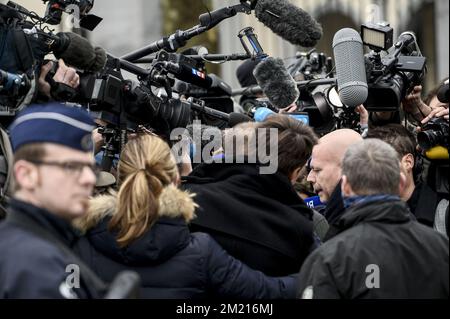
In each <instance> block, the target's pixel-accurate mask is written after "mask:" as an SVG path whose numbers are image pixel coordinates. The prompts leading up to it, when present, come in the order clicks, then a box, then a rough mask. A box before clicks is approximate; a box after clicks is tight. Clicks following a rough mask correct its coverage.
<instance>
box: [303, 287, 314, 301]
mask: <svg viewBox="0 0 450 319" xmlns="http://www.w3.org/2000/svg"><path fill="white" fill-rule="evenodd" d="M313 298H314V289H313V286H308V287H306V288H305V290H303V294H302V299H313Z"/></svg>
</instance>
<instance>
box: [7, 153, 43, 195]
mask: <svg viewBox="0 0 450 319" xmlns="http://www.w3.org/2000/svg"><path fill="white" fill-rule="evenodd" d="M13 170H14V179H15V183H16V184H17V185H18V186H19V187H20V188H23V189H26V190H32V189H34V188H35V187H36V185H37V184H38V183H39V172H38V170H37V168H36V166H35V165H33V164H31V163H29V162H27V161H23V160H20V161H17V162H16V163H15V164H14V168H13Z"/></svg>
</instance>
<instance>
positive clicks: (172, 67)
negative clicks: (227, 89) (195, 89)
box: [158, 61, 213, 89]
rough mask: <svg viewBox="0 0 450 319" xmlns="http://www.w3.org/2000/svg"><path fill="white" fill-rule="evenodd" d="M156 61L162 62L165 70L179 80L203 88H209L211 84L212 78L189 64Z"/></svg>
mask: <svg viewBox="0 0 450 319" xmlns="http://www.w3.org/2000/svg"><path fill="white" fill-rule="evenodd" d="M158 63H161V64H163V65H164V67H165V68H166V69H167V71H169V72H170V73H172V74H173V75H175V77H176V78H177V79H178V80H180V81H184V82H187V83H191V84H194V85H196V86H199V87H201V88H204V89H209V88H210V87H211V85H212V84H213V79H212V78H211V77H210V76H209V75H207V74H206V73H205V72H202V71H199V70H197V69H195V68H193V67H191V66H188V65H185V64H180V63H173V62H166V61H160V62H158Z"/></svg>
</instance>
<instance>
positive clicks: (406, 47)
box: [361, 23, 427, 112]
mask: <svg viewBox="0 0 450 319" xmlns="http://www.w3.org/2000/svg"><path fill="white" fill-rule="evenodd" d="M361 37H362V40H363V43H364V44H365V45H367V46H368V47H369V48H370V49H371V50H372V52H370V53H369V54H367V55H365V63H366V73H367V84H368V87H369V96H368V99H367V101H366V103H365V104H364V105H365V107H366V109H367V110H368V111H373V112H377V111H397V110H398V108H399V107H400V103H401V101H402V100H403V99H404V98H405V96H406V95H407V94H408V93H409V92H411V90H412V89H413V88H414V86H416V85H419V84H420V83H421V82H422V79H423V77H424V76H425V74H426V71H427V69H426V58H425V57H423V56H422V53H421V51H420V48H419V45H418V43H417V39H416V36H415V35H414V33H412V32H403V33H402V34H401V35H400V36H399V37H398V39H397V42H396V43H393V29H392V28H391V27H390V26H389V25H388V24H372V23H367V24H363V25H362V26H361ZM382 51H386V52H387V54H386V55H384V56H382V55H381V52H382Z"/></svg>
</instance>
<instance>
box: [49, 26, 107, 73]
mask: <svg viewBox="0 0 450 319" xmlns="http://www.w3.org/2000/svg"><path fill="white" fill-rule="evenodd" d="M56 38H57V39H56V41H55V42H54V43H53V45H52V50H53V53H54V54H55V57H56V58H57V59H63V60H64V62H66V63H67V64H68V65H71V66H74V67H76V68H78V69H81V70H84V71H91V72H98V71H100V70H102V69H103V67H104V66H105V64H106V52H105V50H103V49H102V48H100V47H95V48H94V47H93V46H92V45H91V44H90V43H89V41H88V40H86V39H85V38H83V37H81V36H79V35H78V34H76V33H73V32H60V33H58V34H57V35H56Z"/></svg>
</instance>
